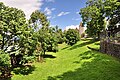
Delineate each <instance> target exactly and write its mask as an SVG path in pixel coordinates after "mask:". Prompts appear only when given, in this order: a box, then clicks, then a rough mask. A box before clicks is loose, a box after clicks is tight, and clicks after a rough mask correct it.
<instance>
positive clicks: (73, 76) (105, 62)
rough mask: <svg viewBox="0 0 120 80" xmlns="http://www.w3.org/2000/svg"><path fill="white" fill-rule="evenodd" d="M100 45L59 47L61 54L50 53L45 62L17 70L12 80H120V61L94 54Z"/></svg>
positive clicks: (89, 43)
mask: <svg viewBox="0 0 120 80" xmlns="http://www.w3.org/2000/svg"><path fill="white" fill-rule="evenodd" d="M87 46H90V47H92V48H96V49H98V48H99V42H94V41H92V40H82V41H79V42H78V43H77V44H75V45H73V46H68V45H66V44H61V45H59V52H57V53H50V52H49V53H47V55H48V56H47V57H46V58H45V62H43V63H37V62H36V63H33V65H34V66H32V67H29V68H28V67H27V68H20V69H19V68H17V69H15V70H14V71H13V74H14V75H13V77H12V80H120V60H119V59H116V58H114V57H111V56H108V55H106V54H102V53H99V52H96V51H91V50H89V49H88V48H87Z"/></svg>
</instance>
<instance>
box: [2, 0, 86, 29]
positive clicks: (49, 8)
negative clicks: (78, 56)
mask: <svg viewBox="0 0 120 80" xmlns="http://www.w3.org/2000/svg"><path fill="white" fill-rule="evenodd" d="M86 1H87V0H0V2H3V3H4V4H5V5H7V6H10V7H16V8H18V9H21V10H23V11H24V12H25V14H26V18H27V19H29V18H30V14H31V13H32V12H33V11H35V10H40V11H42V12H44V13H45V14H46V15H47V18H48V19H49V20H50V24H51V26H55V25H58V26H59V28H61V29H63V30H65V29H68V28H75V27H78V26H79V24H80V22H81V21H82V19H81V16H80V14H79V12H80V9H81V8H84V7H85V3H86Z"/></svg>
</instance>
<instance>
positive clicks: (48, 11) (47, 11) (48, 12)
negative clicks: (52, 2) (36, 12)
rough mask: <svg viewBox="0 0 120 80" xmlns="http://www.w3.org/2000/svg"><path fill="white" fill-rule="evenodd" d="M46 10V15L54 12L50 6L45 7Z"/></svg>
mask: <svg viewBox="0 0 120 80" xmlns="http://www.w3.org/2000/svg"><path fill="white" fill-rule="evenodd" d="M44 12H45V14H46V15H51V13H52V11H51V10H50V9H49V8H48V7H46V8H45V10H44Z"/></svg>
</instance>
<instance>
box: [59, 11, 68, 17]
mask: <svg viewBox="0 0 120 80" xmlns="http://www.w3.org/2000/svg"><path fill="white" fill-rule="evenodd" d="M69 13H70V12H60V13H59V14H58V16H63V15H67V14H69Z"/></svg>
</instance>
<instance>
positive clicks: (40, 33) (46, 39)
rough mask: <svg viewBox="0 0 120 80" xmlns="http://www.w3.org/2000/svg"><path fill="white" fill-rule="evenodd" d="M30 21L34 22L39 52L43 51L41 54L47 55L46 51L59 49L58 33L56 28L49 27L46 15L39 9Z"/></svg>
mask: <svg viewBox="0 0 120 80" xmlns="http://www.w3.org/2000/svg"><path fill="white" fill-rule="evenodd" d="M29 22H30V24H33V25H32V27H33V29H34V32H35V34H36V39H37V43H38V44H37V47H38V49H39V51H38V53H41V54H39V56H40V55H45V52H46V51H57V41H56V40H57V39H56V35H55V32H54V30H53V29H52V28H50V27H49V21H48V20H47V17H46V15H44V13H42V12H40V11H38V10H37V11H35V12H33V13H32V15H31V18H30V20H29Z"/></svg>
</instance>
